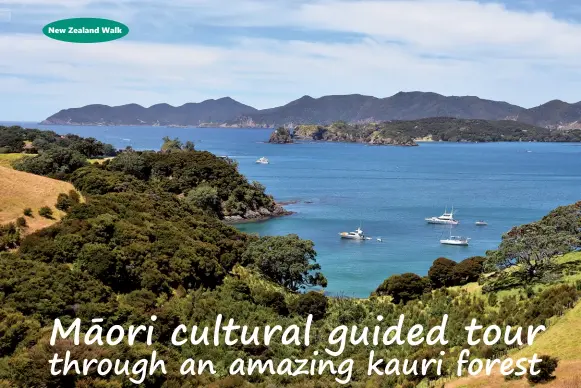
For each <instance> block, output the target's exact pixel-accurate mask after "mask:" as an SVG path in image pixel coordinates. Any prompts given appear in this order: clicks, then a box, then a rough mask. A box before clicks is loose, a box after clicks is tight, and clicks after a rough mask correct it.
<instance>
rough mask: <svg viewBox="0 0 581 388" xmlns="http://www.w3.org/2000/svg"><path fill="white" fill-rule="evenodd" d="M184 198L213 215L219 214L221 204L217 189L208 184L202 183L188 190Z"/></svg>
mask: <svg viewBox="0 0 581 388" xmlns="http://www.w3.org/2000/svg"><path fill="white" fill-rule="evenodd" d="M186 200H187V201H188V202H189V203H191V204H192V205H194V206H196V207H198V208H200V209H202V210H203V211H205V212H208V213H210V214H214V215H220V214H221V208H222V204H221V202H220V197H219V196H218V190H217V189H216V188H215V187H212V186H210V185H208V184H205V183H204V184H201V185H199V186H198V187H196V188H195V189H193V190H190V192H189V193H188V196H187V197H186Z"/></svg>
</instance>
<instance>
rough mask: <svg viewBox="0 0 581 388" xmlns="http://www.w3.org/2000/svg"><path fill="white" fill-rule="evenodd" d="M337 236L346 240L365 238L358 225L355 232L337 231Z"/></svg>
mask: <svg viewBox="0 0 581 388" xmlns="http://www.w3.org/2000/svg"><path fill="white" fill-rule="evenodd" d="M339 236H341V238H344V239H346V240H367V238H366V237H365V234H364V233H363V231H362V230H361V228H360V227H359V228H357V229H356V230H355V232H341V233H339Z"/></svg>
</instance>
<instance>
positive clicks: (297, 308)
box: [292, 291, 328, 321]
mask: <svg viewBox="0 0 581 388" xmlns="http://www.w3.org/2000/svg"><path fill="white" fill-rule="evenodd" d="M327 302H328V301H327V297H326V296H325V295H323V294H321V293H320V292H315V291H309V292H307V293H306V294H301V295H300V296H299V297H298V299H297V300H296V301H295V302H294V303H293V305H292V310H293V311H294V312H295V313H297V314H298V315H300V316H301V317H304V318H306V317H308V316H309V315H312V316H313V320H314V321H318V320H321V319H323V318H325V314H326V313H327Z"/></svg>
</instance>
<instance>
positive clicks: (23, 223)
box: [16, 217, 27, 228]
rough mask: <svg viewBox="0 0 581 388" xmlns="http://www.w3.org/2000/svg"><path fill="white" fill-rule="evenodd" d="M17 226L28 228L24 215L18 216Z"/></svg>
mask: <svg viewBox="0 0 581 388" xmlns="http://www.w3.org/2000/svg"><path fill="white" fill-rule="evenodd" d="M16 226H17V227H19V228H26V226H27V225H26V218H24V217H18V218H17V219H16Z"/></svg>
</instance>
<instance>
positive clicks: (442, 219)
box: [426, 207, 459, 225]
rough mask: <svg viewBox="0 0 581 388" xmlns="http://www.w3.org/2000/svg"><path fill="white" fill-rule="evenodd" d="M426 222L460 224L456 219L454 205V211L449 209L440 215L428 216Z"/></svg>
mask: <svg viewBox="0 0 581 388" xmlns="http://www.w3.org/2000/svg"><path fill="white" fill-rule="evenodd" d="M426 222H427V223H428V224H438V225H458V224H459V221H457V220H455V219H454V208H453V207H452V211H451V212H450V213H448V209H447V208H446V210H445V211H444V214H442V215H441V216H439V217H430V218H426Z"/></svg>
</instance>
